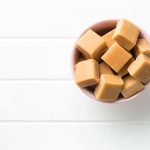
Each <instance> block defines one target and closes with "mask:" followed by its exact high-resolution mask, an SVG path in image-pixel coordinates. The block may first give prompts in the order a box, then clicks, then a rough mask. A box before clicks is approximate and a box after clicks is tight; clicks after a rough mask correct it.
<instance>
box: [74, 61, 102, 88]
mask: <svg viewBox="0 0 150 150" xmlns="http://www.w3.org/2000/svg"><path fill="white" fill-rule="evenodd" d="M75 80H76V83H77V84H78V85H79V86H80V87H87V86H91V85H95V84H98V83H99V64H98V62H97V61H96V60H94V59H88V60H85V61H81V62H79V63H77V64H76V65H75Z"/></svg>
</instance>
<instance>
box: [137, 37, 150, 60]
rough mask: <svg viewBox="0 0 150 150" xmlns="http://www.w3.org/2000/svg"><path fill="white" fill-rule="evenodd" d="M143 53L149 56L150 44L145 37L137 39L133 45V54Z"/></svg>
mask: <svg viewBox="0 0 150 150" xmlns="http://www.w3.org/2000/svg"><path fill="white" fill-rule="evenodd" d="M139 54H144V55H147V56H149V57H150V44H149V43H148V42H147V41H146V40H145V39H138V40H137V43H136V46H135V56H138V55H139Z"/></svg>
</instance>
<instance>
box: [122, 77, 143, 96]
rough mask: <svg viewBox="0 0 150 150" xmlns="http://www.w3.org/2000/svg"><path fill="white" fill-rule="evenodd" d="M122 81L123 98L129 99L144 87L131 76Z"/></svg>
mask: <svg viewBox="0 0 150 150" xmlns="http://www.w3.org/2000/svg"><path fill="white" fill-rule="evenodd" d="M123 81H124V85H123V88H122V91H121V94H122V95H123V97H124V98H129V97H131V96H133V95H134V94H136V93H137V92H139V91H141V90H142V89H143V88H144V85H143V84H142V83H140V82H139V81H137V80H135V79H134V78H133V77H131V76H127V77H125V78H124V79H123Z"/></svg>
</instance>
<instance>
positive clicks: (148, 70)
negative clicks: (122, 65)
mask: <svg viewBox="0 0 150 150" xmlns="http://www.w3.org/2000/svg"><path fill="white" fill-rule="evenodd" d="M128 72H129V74H130V75H131V76H132V77H134V78H135V79H136V80H138V81H140V82H142V83H146V82H148V81H149V79H150V58H149V57H148V56H146V55H144V54H140V55H139V56H138V57H137V58H136V60H135V61H134V62H132V63H131V65H130V66H129V67H128Z"/></svg>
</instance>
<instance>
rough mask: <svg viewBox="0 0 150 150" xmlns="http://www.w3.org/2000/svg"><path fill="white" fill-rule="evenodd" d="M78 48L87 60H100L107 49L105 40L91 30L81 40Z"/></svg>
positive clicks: (78, 42)
mask: <svg viewBox="0 0 150 150" xmlns="http://www.w3.org/2000/svg"><path fill="white" fill-rule="evenodd" d="M76 47H77V49H78V50H79V51H80V52H81V53H82V54H83V55H84V57H85V58H87V59H88V58H93V59H99V58H100V56H101V55H102V54H103V53H104V52H105V50H106V48H107V46H106V42H105V41H104V39H103V38H102V37H101V36H99V35H98V34H97V33H95V32H94V31H92V30H91V29H90V30H88V31H87V32H86V33H84V35H82V36H81V37H80V38H79V40H78V41H77V43H76Z"/></svg>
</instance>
